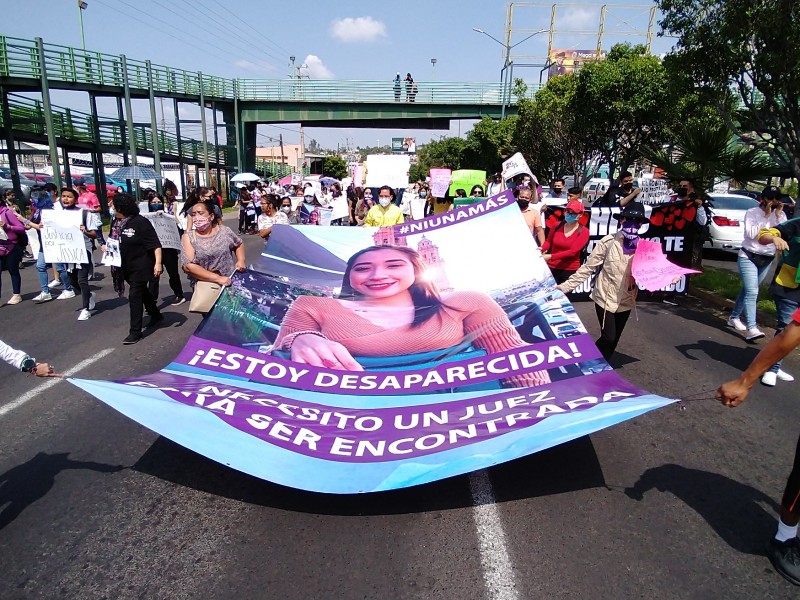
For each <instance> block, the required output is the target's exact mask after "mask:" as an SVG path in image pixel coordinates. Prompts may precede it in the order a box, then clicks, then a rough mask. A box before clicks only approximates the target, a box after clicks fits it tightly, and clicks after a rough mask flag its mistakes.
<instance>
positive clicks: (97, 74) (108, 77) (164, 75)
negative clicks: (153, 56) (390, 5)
mask: <svg viewBox="0 0 800 600" xmlns="http://www.w3.org/2000/svg"><path fill="white" fill-rule="evenodd" d="M43 50H44V51H43V56H44V64H42V60H41V58H40V55H39V51H38V46H37V42H36V40H30V39H24V38H15V37H10V36H5V35H2V36H0V77H6V78H17V79H34V80H38V79H39V78H41V75H42V73H43V72H45V73H46V74H47V78H48V80H50V81H51V82H64V83H70V84H78V85H86V86H98V87H106V86H110V87H118V88H122V87H123V86H124V83H125V72H126V69H125V67H126V66H127V76H128V83H129V86H130V87H131V88H133V89H140V90H147V89H149V88H150V87H151V85H150V84H151V81H152V89H153V92H154V93H156V94H159V95H164V94H166V95H183V96H200V94H201V91H202V94H203V95H204V97H205V98H207V99H212V98H216V99H223V100H224V99H228V100H233V99H238V100H245V101H247V100H252V101H285V102H323V103H326V102H353V103H394V102H408V101H411V100H412V99H413V101H414V102H417V103H425V104H467V105H486V104H492V105H499V104H501V103H502V102H503V85H502V84H501V83H483V82H446V81H436V82H434V81H420V82H417V83H416V91H415V92H414V90H412V88H411V87H410V86H407V85H406V83H405V82H404V81H401V82H400V83H401V85H400V87H399V88H398V87H397V86H396V85H395V83H394V81H393V80H385V81H358V80H351V81H345V80H317V79H315V80H310V79H227V78H224V77H216V76H213V75H206V74H203V73H201V72H198V71H187V70H185V69H175V68H172V67H168V66H164V65H158V64H153V63H151V64H149V67H150V74H149V75H148V61H142V60H135V59H129V58H127V57H123V56H122V55H113V54H105V53H102V52H93V51H88V50H81V49H79V48H73V47H70V46H60V45H56V44H43ZM43 70H44V71H43ZM537 89H538V86H537V85H535V84H533V85H529V87H528V94H533V93H535V92H536V90H537ZM515 102H516V99H515V98H513V97H511V98H509V99H508V100H507V103H508V104H514V103H515Z"/></svg>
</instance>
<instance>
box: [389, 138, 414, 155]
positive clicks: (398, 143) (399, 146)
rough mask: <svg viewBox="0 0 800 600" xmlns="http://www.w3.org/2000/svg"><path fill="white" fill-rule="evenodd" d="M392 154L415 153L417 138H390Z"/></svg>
mask: <svg viewBox="0 0 800 600" xmlns="http://www.w3.org/2000/svg"><path fill="white" fill-rule="evenodd" d="M392 152H404V153H406V154H416V153H417V138H411V137H407V138H401V137H393V138H392Z"/></svg>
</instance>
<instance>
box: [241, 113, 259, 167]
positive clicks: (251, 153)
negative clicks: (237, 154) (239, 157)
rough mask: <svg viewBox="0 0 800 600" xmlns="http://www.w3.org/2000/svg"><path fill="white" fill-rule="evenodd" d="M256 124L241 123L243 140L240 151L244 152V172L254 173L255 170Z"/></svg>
mask: <svg viewBox="0 0 800 600" xmlns="http://www.w3.org/2000/svg"><path fill="white" fill-rule="evenodd" d="M257 127H258V123H243V129H244V132H243V133H244V138H243V144H242V150H244V157H243V158H244V170H245V171H249V172H251V173H252V172H255V170H256V129H257Z"/></svg>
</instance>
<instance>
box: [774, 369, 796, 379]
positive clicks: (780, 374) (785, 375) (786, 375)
mask: <svg viewBox="0 0 800 600" xmlns="http://www.w3.org/2000/svg"><path fill="white" fill-rule="evenodd" d="M776 374H777V375H778V379H780V380H781V381H794V376H793V375H789V373H787V372H786V371H784V370H783V369H778V372H777V373H776Z"/></svg>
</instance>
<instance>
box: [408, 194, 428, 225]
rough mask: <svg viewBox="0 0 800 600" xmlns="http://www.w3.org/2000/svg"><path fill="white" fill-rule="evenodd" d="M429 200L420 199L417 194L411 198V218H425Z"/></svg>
mask: <svg viewBox="0 0 800 600" xmlns="http://www.w3.org/2000/svg"><path fill="white" fill-rule="evenodd" d="M426 204H427V198H420V197H419V196H417V195H416V194H415V195H414V196H413V197H412V198H411V218H412V219H414V220H415V221H416V220H419V219H421V218H423V217H424V216H425V205H426Z"/></svg>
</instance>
